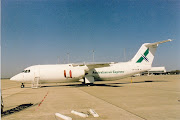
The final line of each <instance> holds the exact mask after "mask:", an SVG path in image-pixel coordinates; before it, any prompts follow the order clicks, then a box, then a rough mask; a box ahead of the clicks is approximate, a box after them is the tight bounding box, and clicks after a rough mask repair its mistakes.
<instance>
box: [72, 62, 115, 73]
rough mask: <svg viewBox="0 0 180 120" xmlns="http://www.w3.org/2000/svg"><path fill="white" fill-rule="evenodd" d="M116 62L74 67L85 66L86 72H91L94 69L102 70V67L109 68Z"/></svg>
mask: <svg viewBox="0 0 180 120" xmlns="http://www.w3.org/2000/svg"><path fill="white" fill-rule="evenodd" d="M113 63H114V62H111V63H87V64H85V63H84V64H76V65H73V66H77V65H78V66H84V67H87V68H86V71H88V70H91V69H94V68H102V67H108V66H110V64H113Z"/></svg>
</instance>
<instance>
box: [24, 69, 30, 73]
mask: <svg viewBox="0 0 180 120" xmlns="http://www.w3.org/2000/svg"><path fill="white" fill-rule="evenodd" d="M22 72H23V73H30V70H23V71H22Z"/></svg>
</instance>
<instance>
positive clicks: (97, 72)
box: [92, 70, 124, 74]
mask: <svg viewBox="0 0 180 120" xmlns="http://www.w3.org/2000/svg"><path fill="white" fill-rule="evenodd" d="M120 73H124V71H116V70H113V71H93V72H92V74H120Z"/></svg>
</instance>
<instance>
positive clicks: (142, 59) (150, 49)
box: [131, 39, 172, 66]
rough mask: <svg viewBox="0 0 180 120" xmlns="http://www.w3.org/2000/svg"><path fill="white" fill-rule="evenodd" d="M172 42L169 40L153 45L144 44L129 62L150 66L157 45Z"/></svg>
mask: <svg viewBox="0 0 180 120" xmlns="http://www.w3.org/2000/svg"><path fill="white" fill-rule="evenodd" d="M169 41H172V40H171V39H168V40H164V41H161V42H155V43H144V44H143V45H142V46H141V47H140V49H139V51H138V52H137V53H136V55H135V56H134V57H133V58H132V59H131V62H133V63H137V64H142V65H148V66H151V65H152V62H153V60H154V55H155V52H156V49H157V47H158V45H159V44H161V43H165V42H169Z"/></svg>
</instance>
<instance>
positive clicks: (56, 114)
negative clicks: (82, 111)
mask: <svg viewBox="0 0 180 120" xmlns="http://www.w3.org/2000/svg"><path fill="white" fill-rule="evenodd" d="M55 116H56V117H58V118H61V119H63V120H72V118H71V117H68V116H65V115H62V114H60V113H55Z"/></svg>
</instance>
